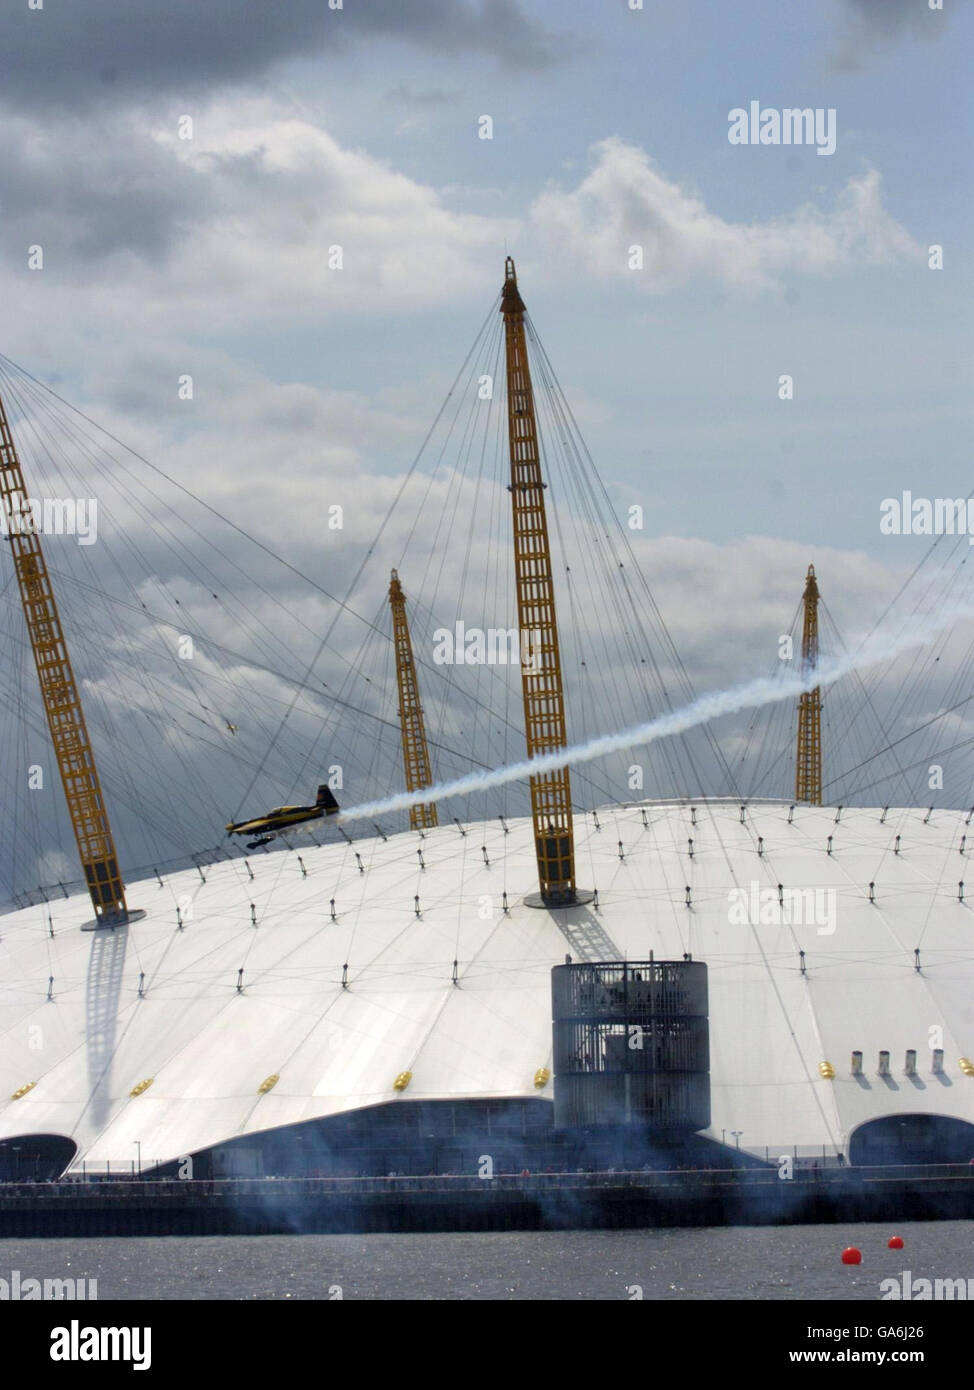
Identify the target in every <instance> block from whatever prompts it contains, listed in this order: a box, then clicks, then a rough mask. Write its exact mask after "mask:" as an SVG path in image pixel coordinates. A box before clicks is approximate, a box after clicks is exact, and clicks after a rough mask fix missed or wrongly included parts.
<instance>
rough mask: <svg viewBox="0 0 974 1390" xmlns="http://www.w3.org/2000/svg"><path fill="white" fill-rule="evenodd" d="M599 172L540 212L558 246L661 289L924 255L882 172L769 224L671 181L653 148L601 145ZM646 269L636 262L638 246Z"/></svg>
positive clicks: (535, 215) (607, 273) (535, 211)
mask: <svg viewBox="0 0 974 1390" xmlns="http://www.w3.org/2000/svg"><path fill="white" fill-rule="evenodd" d="M594 154H595V164H594V167H593V168H592V170H591V172H590V173H589V174H588V175H587V176H586V177H585V178H584V179H583V180H582V182H581V183H580V184H579V185H578V187H577V188H575V189H574V190H572V191H567V192H566V191H564V190H561V189H558V188H551V189H549V190H548V191H546V192H545V193H543V194H542V195H541V196H540V197H538V198H537V199H536V200H535V202H534V205H533V207H532V210H531V217H532V222H533V225H534V227H535V229H536V231H537V232H538V233H539V235H541V236H542V237H543V238H544V239H545V240H546V242H547V243H548V245H549V246H550V248H551V251H552V254H554V253H555V252H557V254H558V255H559V256H560V257H561V258H562V259H563V260H565V259H567V260H570V261H573V262H575V263H577V264H580V265H582V266H583V267H584V268H585V269H586V270H588V271H589V272H590V273H591V274H593V275H596V276H599V277H602V278H609V277H615V278H622V277H624V276H628V277H629V279H630V280H631V282H632V285H633V287H634V288H640V289H643V290H649V291H652V292H655V293H662V292H665V291H668V290H673V289H676V288H678V287H679V286H681V285H684V284H687V283H688V282H690V281H693V280H698V279H705V280H710V279H712V280H717V281H720V282H722V283H723V284H725V285H730V286H741V287H745V288H752V289H753V288H763V287H766V286H768V285H771V284H773V283H774V282H775V281H776V280H777V279H778V277H780V276H781V275H783V274H785V273H788V272H792V273H799V274H806V275H827V274H833V273H836V272H838V271H842V270H848V269H850V268H852V267H854V266H858V265H881V264H886V263H888V262H891V261H894V260H896V259H898V258H900V257H909V256H919V255H921V254H922V253H921V248H920V247H919V246H918V245H917V243H916V242H915V241H914V240H913V239H912V238H911V237H910V236H909V234H908V233H907V232H906V231H905V230H904V229H903V228H902V227H901V226H900V225H899V223H897V222H896V221H895V220H894V219H893V218H892V217H891V216H890V215H889V214H888V213H887V212H886V211H885V209H884V208H883V206H882V201H881V198H880V177H879V174H878V173H877V172H876V171H875V170H872V169H870V170H867V171H866V172H865V173H863V174H861V175H859V176H858V177H856V178H852V179H850V180H849V182H848V183H847V184H846V186H845V188H844V189H843V190H842V192H841V193H840V195H839V197H838V198H837V199H836V202H835V205H834V207H833V208H832V209H830V210H829V211H824V212H823V211H822V210H821V209H819V208H816V207H814V206H813V205H812V204H810V203H805V204H803V205H801V206H800V207H798V208H796V209H795V210H794V211H793V212H791V213H788V214H786V215H784V216H780V217H777V218H773V219H770V220H768V221H766V222H728V221H726V220H725V219H724V218H722V217H720V216H719V215H718V214H717V213H716V212H713V211H711V209H710V208H708V207H707V205H706V203H705V202H704V201H703V200H702V199H701V198H700V197H698V196H696V195H695V194H692V193H689V192H687V191H686V190H685V189H683V188H681V187H680V185H679V184H678V183H675V182H673V181H671V180H670V179H668V178H667V177H666V176H665V175H664V174H663V173H662V172H661V171H660V170H659V169H658V167H657V166H656V164H655V163H654V162H653V160H652V159H651V158H650V156H649V155H648V154H647V153H646V152H645V150H642V149H640V148H639V147H638V146H635V145H629V144H626V143H625V142H624V141H622V140H619V139H616V138H614V137H613V138H611V139H608V140H603V141H601V142H600V143H599V144H597V145H596V146H595V147H594ZM633 245H640V246H642V248H643V259H644V269H643V270H642V271H637V270H629V268H628V255H629V248H630V246H633Z"/></svg>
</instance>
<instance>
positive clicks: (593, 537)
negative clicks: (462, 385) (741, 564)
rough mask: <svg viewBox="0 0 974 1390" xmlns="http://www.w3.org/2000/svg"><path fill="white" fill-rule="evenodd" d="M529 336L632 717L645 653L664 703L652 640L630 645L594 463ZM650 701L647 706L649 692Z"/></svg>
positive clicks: (664, 753)
mask: <svg viewBox="0 0 974 1390" xmlns="http://www.w3.org/2000/svg"><path fill="white" fill-rule="evenodd" d="M535 341H536V346H537V348H538V350H539V355H540V356H541V360H542V367H541V370H540V372H539V377H540V379H541V380H542V381H543V383H544V385H545V388H546V391H547V396H546V397H543V403H544V404H546V405H547V407H548V408H549V411H550V414H551V417H552V420H553V425H552V429H551V433H552V436H553V437H554V438H555V440H556V441H559V442H560V445H561V449H562V451H563V455H562V456H563V457H564V459H565V460H566V465H567V478H568V482H569V486H570V488H571V490H572V493H573V495H575V496H576V498H577V508H578V510H579V511H580V512H581V514H582V515H583V516H584V517H586V519H587V521H588V524H589V528H590V533H591V534H590V536H589V537H588V538H587V543H586V544H585V545H584V546H581V547H580V555H581V557H582V561H583V563H584V565H585V567H586V569H587V570H588V568H589V563H588V557H589V552H591V553H592V556H593V560H594V570H595V574H596V575H597V576H598V580H597V582H598V584H599V587H600V588H601V591H602V602H603V604H604V605H605V606H606V608H607V610H608V611H614V612H615V614H616V616H617V620H618V625H619V627H620V628H621V633H622V642H623V649H625V647H627V646H628V649H629V656H630V662H629V665H626V666H624V668H623V669H624V672H625V677H626V684H627V687H628V695H629V699H630V703H631V706H632V709H633V713H634V714H635V716H636V717H637V718H640V717H643V716H644V714H645V704H643V703H642V702H641V703H640V704H639V705H636V703H635V701H634V697H633V691H632V679H631V675H630V667H631V668H632V670H633V671H634V672H635V673H636V674H637V675H641V674H642V668H643V667H645V666H646V664H647V657H648V661H649V670H650V673H651V674H652V675H653V677H654V680H655V682H656V685H657V691H658V698H659V699H660V700H661V701H662V702H664V703H665V702H666V700H667V699H668V696H667V691H666V684H665V681H664V680H663V678H662V673H661V671H660V670H659V667H658V665H657V663H656V660H655V656H654V652H653V646H654V644H653V642H652V640H651V639H650V638H649V636H648V634H646V633H642V643H643V649H644V650H645V652H646V654H647V656H646V657H640V654H639V651H638V650H637V649H636V647H635V643H634V639H633V637H632V634H631V632H630V630H629V628H628V627H627V625H626V610H625V608H624V604H623V600H622V599H620V597H619V596H618V595H617V593H616V586H617V585H618V584H619V582H620V576H621V577H622V583H623V589H624V596H625V598H626V599H628V601H629V609H628V616H629V621H630V622H631V623H632V625H633V627H634V628H635V629H640V628H641V622H640V616H639V613H638V610H637V607H636V605H635V602H634V601H633V599H632V596H631V594H630V593H629V591H628V588H627V586H626V584H625V576H624V573H623V571H621V570H620V569H619V568H618V565H617V557H609V556H606V557H604V558H603V547H602V543H601V537H603V536H604V538H605V540H606V541H607V542H609V544H610V546H611V530H610V524H609V522H608V521H607V520H606V519H605V518H603V516H602V514H601V512H600V510H599V506H598V503H597V500H596V499H597V494H596V493H595V490H594V488H593V487H592V486H591V480H590V479H589V478H588V476H587V469H591V470H594V463H592V461H591V457H590V455H588V452H587V450H586V451H585V452H584V454H583V452H582V449H581V448H580V447H579V443H580V441H578V440H576V439H575V438H574V435H573V427H572V424H573V422H572V421H571V419H570V414H569V412H568V410H567V406H566V404H565V403H564V401H563V393H561V392H560V388H559V386H558V382H557V378H556V377H555V376H554V372H553V369H552V368H551V367H550V363H549V362H548V360H547V358H546V356H545V355H544V353H543V349H542V348H541V345H540V343H539V342H537V339H536V335H535ZM610 560H611V563H610ZM603 636H604V632H603ZM606 661H607V663H608V669H610V670H611V669H612V668H611V662H612V657H611V655H610V653H609V652H608V649H607V647H606ZM616 698H617V702H618V703H619V708H620V713H619V715H618V719H619V720H620V722H622V723H626V722H629V718H628V716H627V715H626V714H625V713H624V712H623V710H622V706H621V701H619V696H618V692H616ZM650 707H652V698H651V697H650ZM674 742H677V741H674ZM678 742H679V744H680V746H683V747H684V750H685V752H686V744H685V741H684V740H683V739H682V736H681V737H680V738H679V740H678ZM655 753H656V756H657V757H658V758H659V759H661V760H662V762H663V763H664V765H665V766H666V767H667V769H668V772H669V776H670V777H671V779H672V781H673V783H674V786H675V788H676V789H677V790H679V789H680V784H681V781H682V780H683V779H682V777H681V774H680V768H679V762H678V761H677V760H676V754H675V749H674V748H671V747H670V746H669V745H667V746H666V747H661V748H660V749H657V750H655ZM651 761H652V756H651Z"/></svg>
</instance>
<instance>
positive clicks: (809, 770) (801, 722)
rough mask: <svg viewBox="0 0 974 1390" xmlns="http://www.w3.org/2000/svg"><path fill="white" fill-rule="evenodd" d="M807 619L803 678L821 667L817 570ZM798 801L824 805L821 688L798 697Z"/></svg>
mask: <svg viewBox="0 0 974 1390" xmlns="http://www.w3.org/2000/svg"><path fill="white" fill-rule="evenodd" d="M804 609H805V618H804V622H803V624H802V667H801V669H802V675H803V676H804V675H807V674H808V673H809V672H810V671H814V670H815V669H816V667H817V666H818V583H817V581H816V579H815V566H814V565H809V567H808V575H807V577H806V579H805V598H804ZM795 800H796V801H807V802H808V803H809V804H810V805H812V806H821V804H822V691H821V688H820V687H819V686H816V687H815V689H814V690H806V691H805V692H804V693H803V694H802V695H800V696H799V697H798V758H797V764H796V768H795Z"/></svg>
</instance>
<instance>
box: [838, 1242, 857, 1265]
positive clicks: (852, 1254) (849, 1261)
mask: <svg viewBox="0 0 974 1390" xmlns="http://www.w3.org/2000/svg"><path fill="white" fill-rule="evenodd" d="M842 1263H843V1264H844V1265H861V1264H862V1251H861V1250H857V1249H856V1247H855V1246H854V1245H850V1246H849V1248H848V1249H847V1250H843V1252H842Z"/></svg>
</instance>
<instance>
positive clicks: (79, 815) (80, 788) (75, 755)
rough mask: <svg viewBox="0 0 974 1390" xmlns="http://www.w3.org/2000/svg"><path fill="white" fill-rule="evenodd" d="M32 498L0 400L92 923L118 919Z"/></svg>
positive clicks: (14, 530)
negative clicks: (34, 522)
mask: <svg viewBox="0 0 974 1390" xmlns="http://www.w3.org/2000/svg"><path fill="white" fill-rule="evenodd" d="M27 498H28V492H27V486H26V484H25V482H24V475H23V472H22V471H21V467H20V460H19V459H18V457H17V450H16V449H15V447H14V442H13V437H12V436H11V433H10V426H9V424H8V423H7V415H6V411H5V410H4V407H3V401H2V400H0V505H2V507H3V515H4V520H5V522H6V528H7V538H8V543H9V545H10V551H11V554H12V556H13V562H14V570H15V572H16V575H17V584H18V586H19V588H20V600H21V603H22V604H23V607H24V617H25V618H26V619H27V632H28V636H29V637H30V645H31V649H32V651H33V653H34V662H35V665H36V666H37V676H38V679H39V681H40V686H41V698H42V700H43V702H44V713H45V715H46V716H47V726H48V729H49V730H50V733H51V742H52V743H53V745H54V756H55V758H56V759H57V765H58V771H59V773H60V774H61V784H62V786H63V787H64V795H65V798H66V800H67V803H68V812H69V814H70V816H71V825H72V828H73V829H74V838H75V840H76V842H77V845H78V854H79V855H80V857H81V864H82V867H83V869H84V872H85V880H86V882H87V885H88V892H89V893H90V894H91V901H92V902H93V903H94V907H95V923H96V925H99V926H101V925H103V926H106V927H107V926H115V925H117V924H118V923H120V922H124V921H126V920H128V910H127V908H126V904H125V885H124V883H123V882H122V876H121V874H120V873H119V869H118V856H117V854H116V853H115V842H114V841H113V839H112V831H111V826H110V825H109V823H108V812H107V811H106V809H105V802H104V798H103V796H102V791H101V784H100V782H99V780H98V771H97V769H96V767H95V757H94V753H93V752H92V748H91V742H90V740H89V738H88V729H87V726H86V724H85V717H84V712H83V711H82V708H81V699H80V697H79V695H78V688H77V685H76V684H75V679H74V673H73V671H72V670H71V661H70V659H69V657H68V648H67V644H66V642H65V639H64V631H63V629H62V627H61V619H60V617H59V615H58V610H57V604H56V602H55V600H54V592H53V590H52V588H51V581H50V577H49V575H48V572H47V566H46V564H45V563H44V555H43V552H42V550H41V543H40V538H39V537H38V536H37V535H36V534H35V533H34V528H33V525H32V522H31V512H30V510H29V508H28V505H27ZM139 915H141V914H139Z"/></svg>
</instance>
